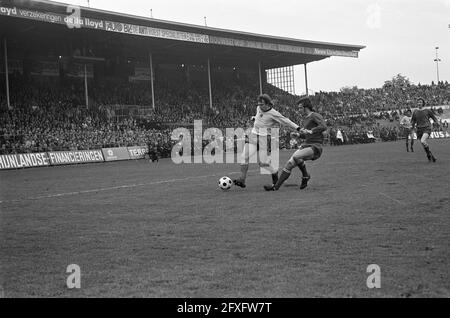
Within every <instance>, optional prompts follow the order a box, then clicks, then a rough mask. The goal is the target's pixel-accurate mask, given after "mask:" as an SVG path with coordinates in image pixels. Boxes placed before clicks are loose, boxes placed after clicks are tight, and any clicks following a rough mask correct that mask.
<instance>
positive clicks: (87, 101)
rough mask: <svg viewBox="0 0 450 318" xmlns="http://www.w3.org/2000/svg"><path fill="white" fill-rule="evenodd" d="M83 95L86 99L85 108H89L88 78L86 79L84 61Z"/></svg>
mask: <svg viewBox="0 0 450 318" xmlns="http://www.w3.org/2000/svg"><path fill="white" fill-rule="evenodd" d="M84 96H85V100H86V108H88V109H89V95H88V80H87V64H86V63H84Z"/></svg>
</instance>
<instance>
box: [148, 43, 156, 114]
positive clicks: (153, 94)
mask: <svg viewBox="0 0 450 318" xmlns="http://www.w3.org/2000/svg"><path fill="white" fill-rule="evenodd" d="M149 58H150V86H151V89H152V108H153V110H155V107H156V106H155V87H154V83H153V54H152V53H151V52H150V53H149Z"/></svg>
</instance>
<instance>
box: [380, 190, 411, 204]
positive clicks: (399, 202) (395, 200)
mask: <svg viewBox="0 0 450 318" xmlns="http://www.w3.org/2000/svg"><path fill="white" fill-rule="evenodd" d="M379 194H380V195H382V196H384V197H386V198H388V199H390V200H392V201H394V202H397V203H398V204H400V205H406V204H405V203H403V202H402V201H399V200H397V199H394V198H393V197H391V196H389V195H387V194H386V193H383V192H379Z"/></svg>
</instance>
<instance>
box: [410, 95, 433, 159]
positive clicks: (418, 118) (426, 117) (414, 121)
mask: <svg viewBox="0 0 450 318" xmlns="http://www.w3.org/2000/svg"><path fill="white" fill-rule="evenodd" d="M417 106H418V108H419V109H416V110H415V111H414V113H413V115H412V118H411V127H412V129H414V127H416V126H417V139H420V142H421V143H422V146H423V149H424V150H425V153H426V154H427V158H428V161H430V162H431V161H433V162H436V158H435V157H434V155H433V154H432V153H431V151H430V146H429V145H428V143H427V140H428V137H430V134H431V123H430V118H431V119H432V120H433V121H434V122H435V123H436V124H437V125H439V121H438V120H437V118H436V116H435V115H434V113H433V111H432V110H430V109H423V107H424V106H425V100H424V99H423V98H419V99H418V100H417Z"/></svg>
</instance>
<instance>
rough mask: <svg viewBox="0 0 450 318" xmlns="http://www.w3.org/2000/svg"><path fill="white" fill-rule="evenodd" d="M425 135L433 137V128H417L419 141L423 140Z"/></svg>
mask: <svg viewBox="0 0 450 318" xmlns="http://www.w3.org/2000/svg"><path fill="white" fill-rule="evenodd" d="M423 134H428V136H429V135H431V128H430V127H425V128H417V139H422V136H423Z"/></svg>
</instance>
